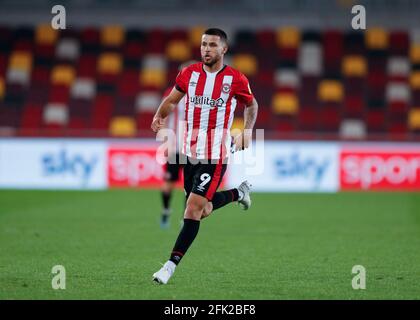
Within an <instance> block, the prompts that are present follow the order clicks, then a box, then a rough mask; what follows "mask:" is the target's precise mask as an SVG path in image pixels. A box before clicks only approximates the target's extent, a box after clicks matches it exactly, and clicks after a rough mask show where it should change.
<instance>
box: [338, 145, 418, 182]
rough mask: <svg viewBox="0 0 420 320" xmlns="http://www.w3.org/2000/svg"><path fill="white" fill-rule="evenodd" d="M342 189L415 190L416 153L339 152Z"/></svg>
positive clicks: (416, 176)
mask: <svg viewBox="0 0 420 320" xmlns="http://www.w3.org/2000/svg"><path fill="white" fill-rule="evenodd" d="M340 164H341V165H340V185H341V189H343V190H359V189H362V190H398V189H400V190H419V189H420V152H392V151H385V150H380V151H376V152H365V151H343V152H341V155H340Z"/></svg>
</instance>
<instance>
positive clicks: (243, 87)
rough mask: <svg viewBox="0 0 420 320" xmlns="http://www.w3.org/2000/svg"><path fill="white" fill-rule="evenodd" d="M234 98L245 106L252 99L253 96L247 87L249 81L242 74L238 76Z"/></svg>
mask: <svg viewBox="0 0 420 320" xmlns="http://www.w3.org/2000/svg"><path fill="white" fill-rule="evenodd" d="M235 97H236V99H237V100H238V101H239V102H242V103H244V104H245V105H250V104H251V102H252V100H253V99H254V95H253V93H252V91H251V88H250V86H249V81H248V79H247V78H246V77H245V76H244V75H243V74H242V73H241V74H240V76H239V81H238V87H237V90H236V93H235Z"/></svg>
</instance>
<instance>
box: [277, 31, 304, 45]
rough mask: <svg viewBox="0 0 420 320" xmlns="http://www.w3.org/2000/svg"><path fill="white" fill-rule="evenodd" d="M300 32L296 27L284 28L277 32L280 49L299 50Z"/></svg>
mask: <svg viewBox="0 0 420 320" xmlns="http://www.w3.org/2000/svg"><path fill="white" fill-rule="evenodd" d="M299 42H300V32H299V30H298V29H297V28H295V27H284V28H280V29H278V30H277V33H276V43H277V45H278V46H279V47H280V48H297V47H298V45H299Z"/></svg>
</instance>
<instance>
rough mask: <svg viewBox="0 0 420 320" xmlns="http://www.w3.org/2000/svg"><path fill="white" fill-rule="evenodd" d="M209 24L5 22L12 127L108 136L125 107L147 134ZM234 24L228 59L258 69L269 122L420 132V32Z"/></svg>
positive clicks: (1, 47)
mask: <svg viewBox="0 0 420 320" xmlns="http://www.w3.org/2000/svg"><path fill="white" fill-rule="evenodd" d="M204 30H205V27H204V26H197V27H192V28H179V29H172V30H169V29H135V28H130V29H126V28H124V27H121V26H112V25H111V26H104V27H100V28H98V27H90V28H85V29H77V28H69V29H66V30H59V31H57V30H53V29H52V28H51V27H50V26H49V25H40V26H36V27H30V26H29V27H16V28H11V27H0V110H1V112H2V113H1V117H2V119H1V123H2V124H4V125H5V126H7V127H13V126H19V123H21V125H20V126H21V128H22V130H21V131H19V130H18V131H19V132H22V133H23V132H27V133H28V134H34V132H35V131H36V130H42V129H43V128H47V129H53V130H55V129H57V128H58V129H60V128H68V129H69V130H70V131H69V132H68V134H71V135H76V134H77V135H80V136H83V135H82V131H83V130H87V131H86V134H95V135H98V136H101V135H102V136H108V135H110V134H111V135H112V132H111V119H114V120H115V119H117V118H118V117H119V116H121V115H123V116H128V118H130V119H131V120H132V121H134V127H135V129H136V130H137V129H138V130H139V132H141V135H142V136H143V134H144V135H145V136H148V135H150V134H151V132H150V122H151V118H152V116H153V114H154V112H155V111H156V108H157V107H158V105H159V103H160V101H161V91H162V90H163V89H164V88H166V87H167V86H168V85H171V84H173V80H174V79H175V77H176V75H177V74H178V72H179V71H178V67H179V64H180V63H181V62H182V61H185V60H189V59H190V58H191V57H193V56H195V55H197V54H198V53H199V52H198V48H199V46H200V43H201V35H202V32H203V31H204ZM228 31H229V32H228V33H229V38H230V39H229V40H230V50H229V54H228V55H227V56H226V61H225V63H227V64H231V65H232V66H233V67H236V68H238V69H239V70H241V71H242V72H243V73H245V74H246V75H247V76H248V78H249V80H250V85H251V88H252V90H253V92H254V94H255V96H256V97H257V100H258V102H259V104H260V113H259V117H258V119H257V125H258V126H260V127H261V128H269V129H272V130H275V131H277V132H282V133H284V132H295V131H296V130H301V131H304V132H309V131H313V132H317V131H321V132H335V133H336V134H337V136H339V137H341V138H343V139H362V138H357V137H368V136H369V134H371V133H387V134H390V135H399V136H401V137H403V136H404V135H405V133H406V132H407V131H409V130H410V131H416V132H417V131H419V130H418V129H411V126H412V122H413V121H414V120H413V119H415V118H416V116H415V114H416V113H415V111H413V110H418V108H413V106H416V107H418V106H420V32H419V31H416V30H415V29H413V30H410V31H408V30H390V31H389V32H388V31H387V30H385V29H382V28H369V29H368V30H367V31H366V32H361V31H345V32H343V31H341V30H334V29H326V30H316V29H308V30H299V29H298V28H295V27H281V28H279V29H277V30H275V29H269V28H266V29H261V30H253V29H249V28H247V29H236V30H234V29H232V30H228ZM168 80H169V82H168ZM44 106H45V107H44ZM6 108H7V110H6ZM30 117H34V120H33V121H32V122H31V120H30ZM238 121H239V120H238ZM25 127H26V129H25ZM29 129H31V130H35V131H31V130H29ZM90 129H92V130H95V132H94V133H88V131H89V130H90ZM59 132H61V133H63V132H64V131H59ZM39 134H42V133H41V131H39ZM55 134H59V133H55ZM134 135H136V132H135V133H134ZM129 136H130V135H129ZM314 136H315V135H313V134H312V137H314ZM308 137H310V136H308Z"/></svg>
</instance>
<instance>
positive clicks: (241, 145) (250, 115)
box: [234, 98, 258, 151]
mask: <svg viewBox="0 0 420 320" xmlns="http://www.w3.org/2000/svg"><path fill="white" fill-rule="evenodd" d="M257 115H258V102H257V100H256V99H255V98H253V99H252V101H251V104H249V105H247V106H246V107H245V110H244V131H243V132H242V134H240V135H238V136H236V137H235V138H234V144H235V150H236V151H237V150H243V149H246V148H248V147H249V145H250V144H251V141H252V130H253V129H254V125H255V121H256V120H257Z"/></svg>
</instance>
